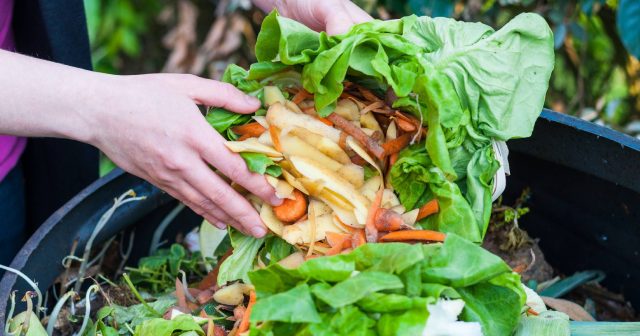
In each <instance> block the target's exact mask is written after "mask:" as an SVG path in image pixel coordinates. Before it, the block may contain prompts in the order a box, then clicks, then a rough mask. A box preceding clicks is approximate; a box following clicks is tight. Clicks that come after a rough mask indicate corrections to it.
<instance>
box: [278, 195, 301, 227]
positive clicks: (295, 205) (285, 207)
mask: <svg viewBox="0 0 640 336" xmlns="http://www.w3.org/2000/svg"><path fill="white" fill-rule="evenodd" d="M273 213H274V214H275V215H276V218H278V219H279V220H281V221H283V222H288V223H293V222H295V221H297V220H298V219H300V218H302V216H304V215H305V214H306V213H307V199H306V198H304V194H302V192H300V190H298V189H294V190H293V199H288V198H285V199H284V200H283V202H282V204H280V205H278V206H275V207H273Z"/></svg>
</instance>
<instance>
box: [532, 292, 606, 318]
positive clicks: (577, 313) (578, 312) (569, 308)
mask: <svg viewBox="0 0 640 336" xmlns="http://www.w3.org/2000/svg"><path fill="white" fill-rule="evenodd" d="M542 301H543V302H544V304H545V305H547V307H549V308H551V309H553V310H557V311H559V312H563V313H565V314H567V315H569V318H570V319H572V320H574V321H595V320H596V319H594V318H593V316H591V314H589V313H588V312H587V311H586V310H585V309H584V308H582V307H581V306H580V305H578V304H577V303H574V302H571V301H568V300H564V299H556V298H552V297H548V296H543V297H542Z"/></svg>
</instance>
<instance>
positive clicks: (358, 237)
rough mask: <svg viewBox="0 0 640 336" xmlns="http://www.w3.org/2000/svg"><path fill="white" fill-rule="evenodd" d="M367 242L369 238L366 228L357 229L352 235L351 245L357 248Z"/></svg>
mask: <svg viewBox="0 0 640 336" xmlns="http://www.w3.org/2000/svg"><path fill="white" fill-rule="evenodd" d="M366 243H367V239H366V238H365V236H364V229H355V230H353V234H352V236H351V247H352V248H354V249H355V248H357V247H359V246H362V245H364V244H366Z"/></svg>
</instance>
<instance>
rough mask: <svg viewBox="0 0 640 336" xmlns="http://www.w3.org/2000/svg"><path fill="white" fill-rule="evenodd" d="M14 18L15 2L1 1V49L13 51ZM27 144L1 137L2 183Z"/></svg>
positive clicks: (25, 141)
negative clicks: (12, 27) (12, 24)
mask: <svg viewBox="0 0 640 336" xmlns="http://www.w3.org/2000/svg"><path fill="white" fill-rule="evenodd" d="M12 16H13V0H0V49H5V50H11V51H13V48H14V44H13V32H12V31H11V17H12ZM26 144H27V139H25V138H17V137H14V136H8V135H0V182H1V181H2V180H3V179H4V177H5V176H7V174H9V172H10V171H11V169H13V167H15V165H16V163H17V162H18V159H20V155H21V154H22V151H23V150H24V146H25V145H26Z"/></svg>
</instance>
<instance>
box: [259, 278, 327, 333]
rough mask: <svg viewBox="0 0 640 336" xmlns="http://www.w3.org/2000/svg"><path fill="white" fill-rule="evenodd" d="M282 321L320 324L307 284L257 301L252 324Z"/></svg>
mask: <svg viewBox="0 0 640 336" xmlns="http://www.w3.org/2000/svg"><path fill="white" fill-rule="evenodd" d="M259 321H281V322H289V323H315V322H320V316H319V315H318V311H317V310H316V307H315V304H314V303H313V299H312V298H311V292H310V290H309V286H308V285H307V284H301V285H299V286H296V287H294V288H292V289H290V290H288V291H286V292H282V293H278V294H274V295H271V296H269V297H266V298H263V299H260V300H258V301H256V304H255V305H254V306H253V310H252V311H251V322H259Z"/></svg>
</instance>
